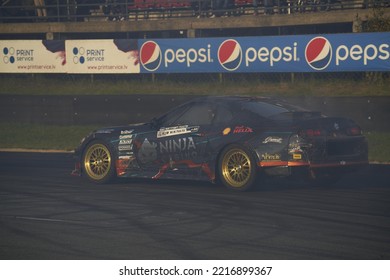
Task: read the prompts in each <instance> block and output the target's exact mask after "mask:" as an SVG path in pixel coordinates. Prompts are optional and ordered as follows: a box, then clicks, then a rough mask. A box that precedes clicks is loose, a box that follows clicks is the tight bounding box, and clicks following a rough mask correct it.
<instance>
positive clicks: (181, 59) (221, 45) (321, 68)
mask: <svg viewBox="0 0 390 280" xmlns="http://www.w3.org/2000/svg"><path fill="white" fill-rule="evenodd" d="M139 46H140V49H139V59H140V63H141V73H205V72H216V73H224V72H225V73H226V72H241V73H245V72H343V71H390V59H389V58H390V47H389V46H390V33H389V32H383V33H353V34H328V35H297V36H264V37H236V38H193V39H156V40H139Z"/></svg>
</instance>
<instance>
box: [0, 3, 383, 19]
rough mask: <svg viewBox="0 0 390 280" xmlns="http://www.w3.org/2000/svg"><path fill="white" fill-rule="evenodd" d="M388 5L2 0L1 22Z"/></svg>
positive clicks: (156, 16) (307, 10)
mask: <svg viewBox="0 0 390 280" xmlns="http://www.w3.org/2000/svg"><path fill="white" fill-rule="evenodd" d="M34 3H35V4H34ZM389 6H390V1H389V0H121V1H115V0H111V1H110V0H104V1H98V0H92V1H86V0H84V1H83V0H79V1H76V0H67V1H60V0H46V1H42V0H41V1H32V0H31V1H29V0H12V1H11V0H2V1H1V6H0V21H1V22H37V21H57V22H60V21H117V20H121V21H122V20H139V19H159V18H169V17H220V16H225V17H226V16H240V15H247V14H251V15H253V14H255V15H257V14H269V15H272V14H293V13H304V12H320V11H330V10H344V9H365V8H373V7H389Z"/></svg>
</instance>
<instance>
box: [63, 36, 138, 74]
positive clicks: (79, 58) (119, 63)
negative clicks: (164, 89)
mask: <svg viewBox="0 0 390 280" xmlns="http://www.w3.org/2000/svg"><path fill="white" fill-rule="evenodd" d="M65 44H66V57H67V58H68V73H91V74H92V73H94V74H105V73H107V74H109V73H112V74H114V73H115V74H117V73H126V74H129V73H139V72H140V65H139V59H138V40H131V39H118V40H67V41H66V43H65Z"/></svg>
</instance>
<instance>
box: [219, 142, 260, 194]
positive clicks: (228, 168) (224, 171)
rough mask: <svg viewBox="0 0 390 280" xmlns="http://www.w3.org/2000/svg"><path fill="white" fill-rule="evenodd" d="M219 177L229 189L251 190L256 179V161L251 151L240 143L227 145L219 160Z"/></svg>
mask: <svg viewBox="0 0 390 280" xmlns="http://www.w3.org/2000/svg"><path fill="white" fill-rule="evenodd" d="M218 173H219V179H220V181H221V182H222V184H224V185H225V186H226V187H228V188H229V189H233V190H237V191H246V190H249V189H250V188H251V187H252V186H253V184H254V182H255V179H256V176H257V174H256V161H255V160H254V157H253V155H252V153H251V152H250V151H248V150H247V149H246V148H244V147H242V146H240V145H230V146H228V147H226V148H225V149H224V150H223V151H222V153H221V156H220V158H219V161H218Z"/></svg>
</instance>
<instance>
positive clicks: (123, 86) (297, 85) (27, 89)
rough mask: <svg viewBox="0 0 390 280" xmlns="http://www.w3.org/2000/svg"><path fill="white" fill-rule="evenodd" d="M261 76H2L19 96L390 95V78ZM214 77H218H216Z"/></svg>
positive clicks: (1, 86) (5, 88)
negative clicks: (264, 77) (152, 77)
mask: <svg viewBox="0 0 390 280" xmlns="http://www.w3.org/2000/svg"><path fill="white" fill-rule="evenodd" d="M296 76H297V77H296V78H295V80H294V82H292V81H291V78H284V79H280V78H273V79H261V77H255V78H254V77H252V78H242V77H234V78H230V79H229V78H223V77H224V76H221V77H219V78H218V76H216V75H208V76H194V77H189V76H183V75H182V76H179V77H178V78H175V77H176V76H164V77H160V76H157V77H156V78H155V79H154V80H151V79H150V78H140V77H138V78H134V76H119V78H118V76H98V75H96V76H93V75H90V76H88V75H84V76H76V77H74V76H65V77H58V76H53V75H52V76H47V75H46V76H45V75H31V74H30V75H27V74H26V75H19V76H6V75H3V76H0V94H13V95H48V94H50V95H78V96H80V95H131V94H178V95H194V94H196V95H221V94H224V95H266V96H276V97H278V96H389V95H390V91H389V88H390V79H389V78H381V79H377V80H372V81H367V79H362V80H360V79H335V78H334V77H333V78H332V79H330V78H324V79H315V78H313V79H311V78H299V77H298V75H296ZM210 77H214V78H210Z"/></svg>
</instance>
